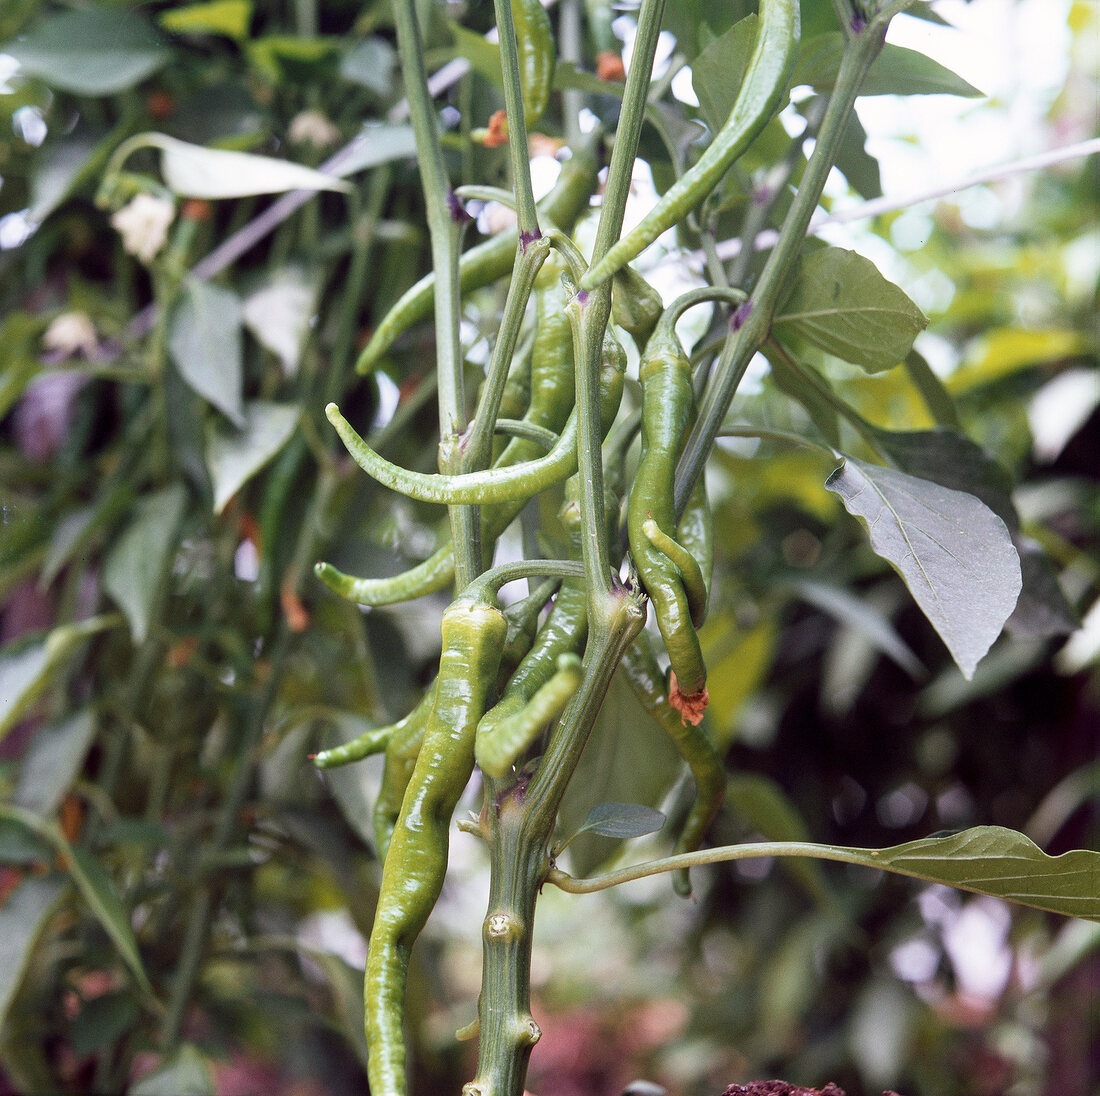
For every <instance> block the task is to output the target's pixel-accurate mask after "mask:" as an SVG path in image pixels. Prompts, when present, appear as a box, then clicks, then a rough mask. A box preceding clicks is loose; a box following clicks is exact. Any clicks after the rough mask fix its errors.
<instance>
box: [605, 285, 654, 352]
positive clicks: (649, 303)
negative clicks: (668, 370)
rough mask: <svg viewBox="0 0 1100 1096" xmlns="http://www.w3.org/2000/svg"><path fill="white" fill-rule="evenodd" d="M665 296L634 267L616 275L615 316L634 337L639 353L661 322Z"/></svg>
mask: <svg viewBox="0 0 1100 1096" xmlns="http://www.w3.org/2000/svg"><path fill="white" fill-rule="evenodd" d="M663 309H664V304H663V303H662V302H661V296H660V294H659V293H658V292H657V290H655V289H654V288H653V286H651V285H650V284H649V282H647V281H646V280H645V278H643V277H642V276H641V274H639V273H638V272H637V271H636V270H635V269H634V268H633V267H631V266H624V267H623V268H622V269H621V270H617V271H616V272H615V279H614V281H613V283H612V287H611V314H612V315H613V316H614V318H615V322H616V323H617V324H618V325H619V326H620V327H621V328H623V329H624V330H626V331H627V332H629V333H630V337H631V338H632V339H633V340H634V345H635V346H637V348H638V351H639V353H640V352H641V351H643V350H644V349H645V344H646V342H647V340H648V339H649V336H650V335H652V334H653V329H654V328H655V327H656V326H657V321H658V320H659V319H660V318H661V312H662V310H663Z"/></svg>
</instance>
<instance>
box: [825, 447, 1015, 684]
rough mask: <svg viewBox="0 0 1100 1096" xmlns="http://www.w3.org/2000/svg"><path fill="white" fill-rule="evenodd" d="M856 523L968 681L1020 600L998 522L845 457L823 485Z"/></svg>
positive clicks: (965, 503) (949, 494)
mask: <svg viewBox="0 0 1100 1096" xmlns="http://www.w3.org/2000/svg"><path fill="white" fill-rule="evenodd" d="M825 486H826V488H827V489H828V490H830V491H833V492H835V493H836V494H837V495H839V496H840V497H841V499H843V501H844V505H845V507H847V509H848V512H849V513H851V514H854V515H855V516H856V517H858V518H859V519H860V520H861V521H863V522H864V523H865V524H866V526H867V528H868V530H869V532H870V537H871V546H872V548H874V550H875V551H876V552H877V553H878V554H879V555H880V556H882V557H883V559H885V560H887V561H888V562H889V563H890V564H891V566H893V567H894V569H895V570H896V571H897V572H898V573H899V574H900V575H901V577H902V579H903V580H904V582H905V584H906V586H908V587H909V591H910V593H912V595H913V597H914V599H915V600H916V602H917V604H918V605H919V606H920V607H921V609H922V611H923V612H924V614H925V616H927V617H928V619H929V620H930V621H931V622H932V625H933V627H934V628H935V629H936V631H937V632H939V634H940V637H941V638H942V639H943V641H944V643H946V644H947V648H948V650H949V651H950V652H951V655H952V657H953V658H954V659H955V661H956V662H957V663H958V665H959V668H960V669H961V670H962V672H963V674H964V675H965V676H966V677H967V678H969V677H971V676H972V675H973V673H974V668H975V666H977V664H978V662H979V660H980V659H981V658H982V657H983V656H984V655H985V653H986V652H987V651H988V650H989V648H990V647H991V646H992V644H993V641H994V640H995V639H996V638H997V636H998V635H999V634H1000V632H1001V629H1002V628H1003V627H1004V623H1005V621H1006V620H1007V619H1008V617H1009V616H1010V615H1011V613H1012V610H1013V609H1014V608H1015V607H1016V601H1017V598H1018V597H1019V594H1020V587H1021V577H1020V557H1019V556H1018V555H1017V553H1016V549H1015V548H1014V547H1013V544H1012V537H1011V535H1010V534H1009V531H1008V528H1007V527H1006V526H1005V523H1004V522H1003V521H1002V520H1001V519H1000V518H999V517H997V515H996V514H994V513H993V511H992V510H990V509H989V507H987V506H986V505H985V504H984V503H982V502H980V501H979V500H978V499H976V498H975V497H974V496H973V495H969V494H966V493H964V492H962V491H954V490H952V489H951V488H948V487H943V486H941V485H940V484H937V483H932V482H931V481H929V480H924V479H918V478H917V477H915V476H910V475H906V473H904V472H898V471H895V470H894V469H892V468H881V467H879V466H878V465H874V464H867V463H865V462H864V461H859V460H855V459H854V458H851V457H849V458H847V459H846V460H845V462H844V464H842V465H841V466H840V468H838V469H837V470H836V471H835V472H834V473H833V474H832V475H831V476H830V477H829V479H828V480H827V481H826V484H825Z"/></svg>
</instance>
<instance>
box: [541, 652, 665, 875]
mask: <svg viewBox="0 0 1100 1096" xmlns="http://www.w3.org/2000/svg"><path fill="white" fill-rule="evenodd" d="M680 771H681V763H680V758H679V755H678V754H677V753H676V751H675V748H674V747H673V745H672V742H671V740H670V739H669V737H668V735H666V734H665V732H664V731H663V730H662V729H661V727H660V725H659V724H658V723H657V721H656V720H654V719H653V718H651V717H650V715H649V713H648V712H646V710H645V709H644V708H643V707H642V705H641V702H640V701H639V700H638V698H637V697H636V696H635V695H634V690H633V689H631V688H630V686H629V685H628V684H626V682H625V681H622V680H621V678H620V675H619V674H616V675H615V677H614V679H613V680H612V683H611V688H610V689H609V690H608V694H607V699H606V700H605V701H604V703H603V707H602V708H601V709H600V715H599V718H598V719H597V720H596V726H595V727H594V728H593V731H592V737H591V738H590V739H589V742H588V745H587V746H586V747H585V751H584V753H583V754H582V755H581V762H580V765H579V766H578V767H577V771H576V774H575V775H574V777H573V779H572V780H571V781H570V783H569V787H568V789H567V790H566V793H565V798H564V800H563V801H562V809H561V813H560V819H559V825H560V833H561V834H564V835H565V836H566V837H568V836H569V835H570V834H575V833H577V831H579V830H580V829H581V828H582V826H583V825H584V822H585V819H587V818H588V814H589V811H591V809H592V808H593V807H594V806H596V804H598V803H613V802H624V801H626V800H627V799H629V800H631V801H632V802H635V803H643V804H647V805H649V806H654V805H656V804H657V803H659V802H660V801H661V799H663V798H664V796H665V795H666V794H667V793H668V790H669V788H670V787H671V785H672V783H673V782H674V781H675V779H676V778H677V776H678V775H679V773H680ZM620 848H621V846H619V845H616V844H612V843H610V842H608V841H604V840H600V839H599V838H598V837H594V836H592V835H591V834H583V835H581V836H580V837H578V838H577V840H575V841H574V842H572V843H571V844H570V846H569V857H570V861H571V863H572V865H573V869H574V870H575V871H576V872H578V873H579V874H582V875H583V874H587V873H589V872H591V871H593V870H595V868H597V867H599V865H600V864H601V863H603V862H604V861H605V860H606V859H607V858H608V857H609V856H614V855H616V853H617V852H618V851H619V849H620Z"/></svg>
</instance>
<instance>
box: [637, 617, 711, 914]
mask: <svg viewBox="0 0 1100 1096" xmlns="http://www.w3.org/2000/svg"><path fill="white" fill-rule="evenodd" d="M621 666H622V669H623V672H624V674H625V676H626V680H627V681H628V682H629V684H630V687H631V688H632V689H633V690H634V695H635V696H637V697H638V699H639V700H640V701H641V703H642V707H644V708H645V710H646V711H647V712H649V714H650V715H651V716H653V718H654V719H655V720H656V721H657V722H658V723H659V724H660V725H661V727H662V728H664V730H665V732H666V733H667V734H668V736H669V737H670V738H671V739H672V741H673V743H675V745H676V749H677V751H678V752H679V754H680V756H681V757H682V758H683V759H684V761H685V762H687V765H688V768H689V769H690V770H691V775H692V776H693V777H694V778H695V802H694V803H693V804H692V807H691V811H690V812H689V814H688V817H687V821H686V822H685V823H684V828H683V830H682V831H681V833H680V836H679V838H678V839H677V841H676V848H675V851H676V852H677V853H681V852H694V851H695V850H696V849H697V848H698V847H699V846H700V844H702V841H703V837H704V835H705V834H706V832H707V829H708V827H709V826H710V824H711V822H712V821H713V820H714V816H715V815H716V814H717V813H718V808H719V807H721V805H722V801H723V800H724V799H725V795H726V770H725V769H724V768H723V766H722V759H721V758H720V757H719V756H718V754H717V752H716V751H715V749H714V746H713V745H711V741H710V739H709V738H707V736H706V734H705V733H704V732H703V731H702V730H701V729H700V728H699V727H697V726H695V725H694V724H692V723H685V722H684V721H683V719H682V718H681V716H680V713H679V712H678V711H677V710H676V709H675V708H674V707H673V706H672V704H671V703H670V702H669V698H668V693H667V691H666V689H665V681H664V675H663V674H662V673H661V671H660V668H659V667H658V665H657V659H656V657H655V656H654V653H653V646H652V644H651V643H650V640H649V636H648V635H647V634H646V633H645V632H642V633H641V634H640V635H639V636H638V638H637V639H635V641H634V643H633V644H632V645H631V646H630V648H629V649H628V650H627V652H626V654H625V655H624V656H623V660H622V663H621ZM673 886H674V888H675V889H676V893H677V894H681V895H683V896H684V897H687V896H688V895H690V894H691V881H690V880H689V879H688V873H687V869H686V868H681V869H679V870H677V871H676V872H674V873H673Z"/></svg>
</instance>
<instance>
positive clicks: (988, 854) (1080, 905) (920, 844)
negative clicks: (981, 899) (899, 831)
mask: <svg viewBox="0 0 1100 1096" xmlns="http://www.w3.org/2000/svg"><path fill="white" fill-rule="evenodd" d="M821 848H822V849H828V848H830V846H824V845H823V846H821ZM835 851H836V852H838V853H842V854H843V855H841V856H837V857H835V858H834V857H829V859H838V860H841V859H842V860H846V861H847V862H848V863H852V864H864V865H866V866H867V867H869V868H882V869H884V870H885V871H890V872H894V873H895V874H899V875H910V876H913V877H915V878H917V879H926V880H928V881H929V882H930V883H945V884H946V885H947V886H950V887H958V888H960V889H961V890H969V891H975V892H976V893H978V894H989V895H992V896H993V897H995V898H1004V899H1007V900H1008V901H1009V902H1020V903H1022V904H1023V905H1025V906H1034V907H1035V908H1036V909H1041V910H1049V911H1051V912H1052V913H1063V914H1067V915H1069V916H1071V917H1083V918H1085V919H1087V920H1089V921H1100V852H1093V851H1092V850H1089V849H1074V850H1073V851H1072V852H1065V853H1062V855H1061V856H1048V855H1047V854H1046V853H1045V852H1043V850H1042V849H1040V848H1039V846H1038V845H1036V844H1035V843H1034V842H1033V841H1031V840H1029V839H1028V838H1027V837H1025V836H1024V835H1023V834H1022V833H1017V832H1016V831H1015V830H1009V829H1005V828H1003V827H1001V826H976V827H974V828H973V829H969V830H963V831H962V832H961V833H956V834H952V835H950V836H947V837H925V838H922V839H920V840H918V841H907V842H906V843H905V844H904V845H894V846H893V847H891V848H888V849H852V848H842V847H839V846H837V847H835Z"/></svg>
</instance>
